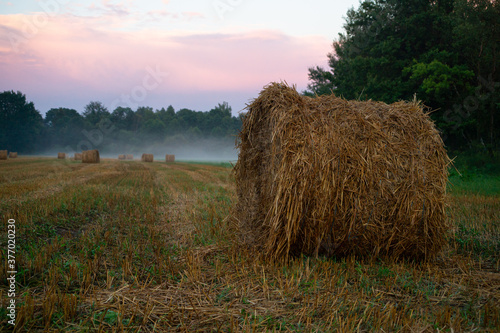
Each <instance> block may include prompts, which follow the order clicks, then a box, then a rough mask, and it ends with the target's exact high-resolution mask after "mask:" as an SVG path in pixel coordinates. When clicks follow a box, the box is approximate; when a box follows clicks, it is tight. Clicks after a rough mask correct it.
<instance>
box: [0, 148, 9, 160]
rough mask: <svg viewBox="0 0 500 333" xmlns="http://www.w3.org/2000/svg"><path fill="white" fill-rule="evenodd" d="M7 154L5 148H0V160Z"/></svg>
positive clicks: (4, 158) (5, 157)
mask: <svg viewBox="0 0 500 333" xmlns="http://www.w3.org/2000/svg"><path fill="white" fill-rule="evenodd" d="M7 156H8V155H7V150H0V160H6V159H7Z"/></svg>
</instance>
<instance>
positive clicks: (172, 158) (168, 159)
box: [165, 154, 175, 162]
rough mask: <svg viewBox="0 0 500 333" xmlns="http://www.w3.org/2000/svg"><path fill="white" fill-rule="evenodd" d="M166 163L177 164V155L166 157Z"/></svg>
mask: <svg viewBox="0 0 500 333" xmlns="http://www.w3.org/2000/svg"><path fill="white" fill-rule="evenodd" d="M165 162H175V155H168V154H167V155H165Z"/></svg>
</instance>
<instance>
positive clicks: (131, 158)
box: [125, 154, 134, 160]
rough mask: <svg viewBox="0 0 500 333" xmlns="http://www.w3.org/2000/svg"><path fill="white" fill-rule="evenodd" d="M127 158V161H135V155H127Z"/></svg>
mask: <svg viewBox="0 0 500 333" xmlns="http://www.w3.org/2000/svg"><path fill="white" fill-rule="evenodd" d="M125 158H126V159H127V160H133V159H134V155H132V154H127V155H126V156H125Z"/></svg>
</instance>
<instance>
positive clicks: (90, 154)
mask: <svg viewBox="0 0 500 333" xmlns="http://www.w3.org/2000/svg"><path fill="white" fill-rule="evenodd" d="M100 162H101V159H100V157H99V150H97V149H93V150H85V151H84V152H82V163H100Z"/></svg>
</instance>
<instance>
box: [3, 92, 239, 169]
mask: <svg viewBox="0 0 500 333" xmlns="http://www.w3.org/2000/svg"><path fill="white" fill-rule="evenodd" d="M0 117H1V118H0V146H1V147H2V149H7V150H9V151H18V152H20V153H28V154H29V153H40V152H52V151H65V152H68V153H71V152H78V151H82V150H87V149H95V148H97V149H99V150H100V151H102V152H103V153H104V154H117V153H141V152H152V153H158V154H164V153H165V152H169V153H178V154H179V153H181V155H182V156H184V158H190V157H191V156H192V158H196V157H197V156H193V154H190V155H189V156H188V154H182V152H181V151H180V150H181V149H182V150H184V151H185V150H186V149H189V150H197V151H198V153H200V152H202V151H203V152H205V153H206V154H205V156H201V157H204V158H210V155H212V156H213V157H214V158H215V157H216V156H215V155H217V156H218V157H220V158H228V159H229V158H234V157H235V156H236V153H235V152H231V150H233V147H234V142H235V136H236V135H237V133H238V130H239V128H240V127H241V117H234V116H232V114H231V107H230V106H229V105H228V104H227V103H226V102H224V103H222V104H219V105H217V106H216V107H214V108H213V109H211V110H210V111H206V112H202V111H193V110H189V109H180V110H178V111H177V112H176V111H175V110H174V108H173V107H172V106H168V107H167V108H166V109H165V108H161V109H160V110H153V108H151V107H138V108H137V110H132V109H131V108H124V107H117V108H116V109H115V110H113V111H112V112H110V111H109V110H108V109H107V108H106V107H105V106H104V105H103V104H102V103H101V102H97V101H92V102H90V103H89V104H87V105H86V106H85V109H84V110H83V112H82V113H79V112H78V111H77V110H74V109H68V108H62V107H61V108H53V109H50V110H49V111H47V113H46V114H45V118H43V117H42V115H41V114H40V113H39V112H38V111H37V110H36V109H35V106H34V104H33V103H32V102H28V101H27V100H26V96H25V95H23V94H22V93H21V92H14V91H5V92H3V93H0ZM198 155H200V154H198Z"/></svg>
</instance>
